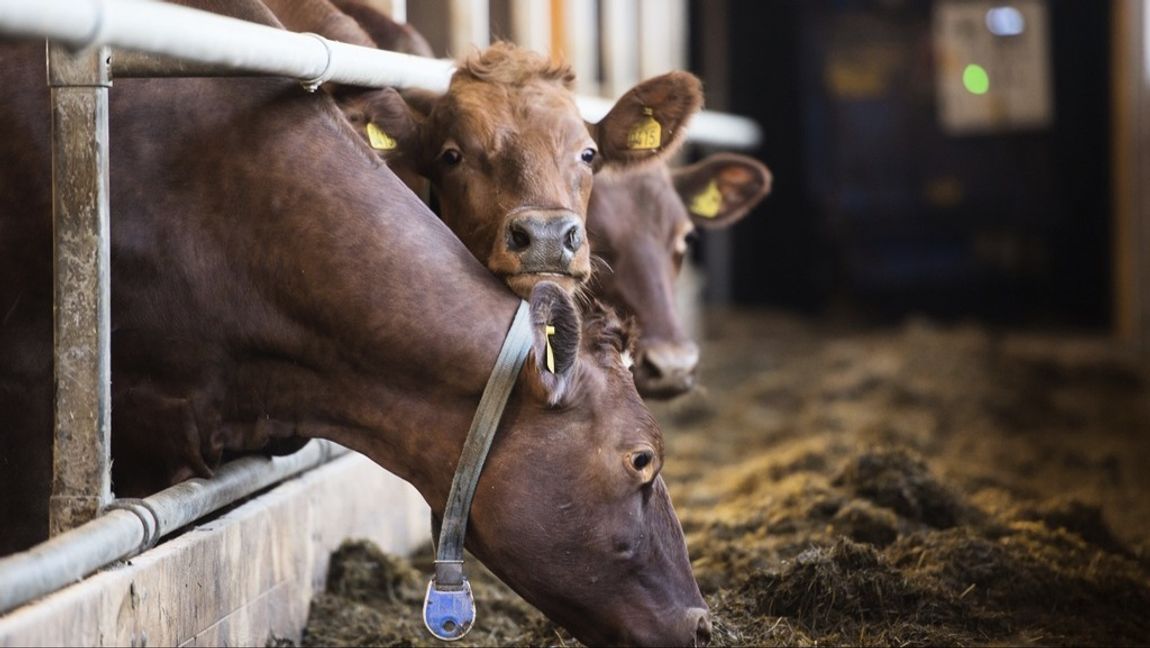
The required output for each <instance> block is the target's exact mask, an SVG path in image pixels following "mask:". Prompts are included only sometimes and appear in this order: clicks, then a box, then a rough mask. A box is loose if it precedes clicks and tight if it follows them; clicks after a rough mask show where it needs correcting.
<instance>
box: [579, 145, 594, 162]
mask: <svg viewBox="0 0 1150 648" xmlns="http://www.w3.org/2000/svg"><path fill="white" fill-rule="evenodd" d="M596 153H597V151H596V150H595V149H593V148H585V149H583V152H582V153H580V154H579V159H580V160H583V163H584V164H591V163H592V162H594V161H595V154H596Z"/></svg>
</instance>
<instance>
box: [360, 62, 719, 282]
mask: <svg viewBox="0 0 1150 648" xmlns="http://www.w3.org/2000/svg"><path fill="white" fill-rule="evenodd" d="M573 81H574V74H573V73H572V72H571V68H570V67H568V66H567V65H565V64H561V63H554V62H552V61H550V60H549V59H547V58H546V57H544V56H542V55H540V54H537V53H535V52H531V51H529V50H525V49H520V48H518V47H515V46H514V45H511V44H510V43H496V44H495V45H492V46H491V47H489V48H487V49H486V50H483V51H482V52H478V53H476V54H474V55H473V56H470V57H468V58H467V59H466V60H464V61H462V62H461V63H460V65H459V68H458V69H457V71H456V72H455V74H454V75H453V77H452V80H451V85H450V87H449V89H448V91H447V93H446V94H444V95H443V96H440V97H432V96H428V95H408V99H409V100H414V99H415V98H416V97H418V101H417V102H416V105H415V106H414V108H415V109H416V110H415V112H414V113H413V112H411V111H408V110H407V109H406V107H405V106H400V105H396V104H395V103H394V99H395V98H396V96H395V95H391V96H390V97H381V98H380V99H381V100H380V101H379V102H377V104H375V105H373V106H372V107H371V108H372V112H370V113H368V114H366V115H365V120H366V121H367V122H370V123H372V124H375V125H376V126H377V127H380V128H382V130H384V131H385V132H386V133H387V135H388V136H389V137H390V138H392V139H394V140H395V142H396V149H395V151H396V152H395V154H393V155H391V156H389V163H391V164H394V165H398V166H400V167H408V168H411V169H413V170H415V171H416V172H417V173H419V174H420V175H422V176H424V177H426V178H428V179H429V180H430V181H431V184H432V187H433V188H434V190H435V194H436V196H437V197H438V199H439V208H440V217H441V218H443V220H444V222H446V223H447V225H448V227H450V228H451V229H452V231H454V232H455V233H456V234H457V235H458V236H459V238H460V239H461V240H462V241H463V243H464V244H465V245H467V247H468V249H470V250H471V251H472V253H474V254H475V256H476V257H477V258H478V259H480V260H481V261H483V262H484V263H485V264H486V265H487V267H488V269H489V270H491V271H492V272H494V273H495V274H496V275H497V276H499V277H501V278H503V279H504V280H505V281H506V282H507V283H508V285H509V286H511V288H512V290H514V291H515V292H516V293H518V294H519V295H526V294H529V293H530V291H531V287H532V286H533V285H534V284H535V283H537V282H539V281H542V280H552V281H555V282H557V283H559V284H560V285H562V286H563V287H564V288H566V289H567V290H569V291H574V290H575V289H576V288H577V287H578V286H579V285H580V284H581V283H582V282H584V281H586V280H587V279H588V277H589V276H590V274H591V258H590V250H589V248H588V246H587V245H585V243H586V238H587V237H586V232H585V227H584V223H585V221H586V216H587V204H588V201H589V199H590V195H591V187H592V179H593V177H594V174H596V173H598V172H608V171H616V172H620V171H622V170H625V169H635V168H639V167H640V165H643V164H653V163H657V162H658V161H660V160H664V159H666V157H667V156H668V155H670V154H671V153H672V152H674V150H675V149H676V148H677V147H678V145H679V144H680V143H681V141H682V137H683V134H684V132H685V130H686V129H685V125H686V121H687V120H688V119H689V118H690V116H691V115H693V114H694V113H695V112H697V111H698V109H699V107H700V106H701V105H702V90H701V87H700V84H699V80H698V79H696V78H695V77H694V76H693V75H691V74H689V73H686V72H671V73H669V74H665V75H662V76H659V77H655V78H653V79H650V80H648V81H644V82H643V83H640V84H639V85H637V86H635V87H634V88H632V89H631V90H630V91H628V92H627V93H626V94H624V95H623V97H622V98H620V99H619V101H617V102H616V104H615V106H614V107H613V108H612V109H611V111H610V112H609V113H608V114H607V115H606V116H605V117H604V118H603V119H602V120H601V121H600V122H599V123H597V124H587V123H586V122H584V121H583V120H582V118H581V117H580V115H579V110H578V108H577V107H576V105H575V100H574V95H573V94H572V92H571V86H572V83H573ZM419 115H426V117H423V118H421V117H420V116H419Z"/></svg>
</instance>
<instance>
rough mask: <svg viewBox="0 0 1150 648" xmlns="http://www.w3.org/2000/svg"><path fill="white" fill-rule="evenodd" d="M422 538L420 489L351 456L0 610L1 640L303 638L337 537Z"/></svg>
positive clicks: (94, 642) (404, 547)
mask: <svg viewBox="0 0 1150 648" xmlns="http://www.w3.org/2000/svg"><path fill="white" fill-rule="evenodd" d="M429 537H430V533H429V529H428V510H427V506H426V504H425V503H424V502H423V499H422V498H421V497H420V496H419V494H418V493H417V492H416V491H415V490H414V489H413V488H412V487H411V486H410V485H408V484H407V483H406V482H404V481H402V480H400V479H399V478H398V477H395V476H394V475H391V474H390V473H388V472H386V471H384V470H382V469H381V468H379V467H378V466H376V465H375V464H374V463H372V462H371V461H370V460H368V459H366V458H365V457H363V456H362V455H359V454H355V453H351V454H349V455H347V456H344V457H341V458H339V459H337V460H335V461H333V462H331V463H329V464H327V465H325V466H323V467H321V468H318V469H316V470H313V471H311V472H308V473H306V474H304V475H303V476H302V477H300V478H297V479H293V480H289V481H287V482H285V483H283V484H281V485H280V486H278V487H276V488H274V489H272V490H271V491H269V492H267V493H265V494H264V495H261V496H259V497H257V498H255V499H252V500H250V501H248V502H247V503H245V504H243V505H241V506H239V507H237V508H236V509H234V510H232V511H231V512H229V513H227V514H225V515H223V516H221V517H219V518H216V519H214V520H212V521H210V522H207V523H205V524H201V525H197V526H194V527H193V528H192V529H190V530H189V531H187V532H186V533H184V534H183V535H181V536H178V537H176V538H175V539H172V540H169V541H167V542H164V543H163V544H161V545H160V546H158V547H156V548H155V549H152V550H151V551H148V552H146V553H144V554H141V555H140V556H137V557H136V558H133V559H132V560H130V561H128V562H127V563H126V564H124V565H121V566H118V567H113V568H110V569H108V570H105V571H103V572H100V573H99V574H97V575H95V576H92V577H90V578H88V579H85V580H84V581H82V582H80V583H78V584H76V585H73V586H71V587H68V588H65V589H63V590H61V591H59V592H56V593H55V594H52V595H50V596H47V597H45V598H43V599H41V600H40V601H38V602H36V603H33V604H30V605H27V606H24V607H22V608H19V609H17V610H15V611H13V612H11V613H10V614H8V615H6V616H2V617H0V646H70V645H77V646H128V645H133V646H136V645H168V646H198V645H205V646H223V645H261V646H262V645H264V644H265V643H266V642H267V641H268V639H269V638H271V637H275V638H288V639H293V640H296V641H298V640H299V638H300V632H301V630H302V628H303V627H304V625H305V623H306V621H307V614H308V607H309V605H310V603H311V599H312V597H313V596H314V595H315V593H317V592H319V591H321V590H322V589H323V586H324V579H325V578H326V576H327V567H328V560H329V556H330V554H331V552H332V551H333V550H334V549H335V548H336V547H338V546H339V544H340V543H341V542H342V541H343V540H345V539H347V538H368V539H371V540H373V541H374V542H376V543H377V544H379V545H380V547H381V548H383V549H384V550H385V551H389V552H393V553H400V554H405V553H410V552H411V551H412V550H413V549H414V548H415V547H416V546H418V545H419V544H420V543H422V542H425V541H426V540H427V539H428V538H429ZM411 613H412V614H418V613H419V611H418V610H414V609H413V610H412V611H411Z"/></svg>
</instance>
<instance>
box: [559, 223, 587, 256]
mask: <svg viewBox="0 0 1150 648" xmlns="http://www.w3.org/2000/svg"><path fill="white" fill-rule="evenodd" d="M581 232H582V228H580V227H579V224H578V223H576V224H574V225H571V226H570V227H568V228H567V232H566V233H565V234H564V235H563V247H565V248H567V249H568V250H570V251H571V252H576V251H578V250H579V247H580V246H582V245H583V236H582V234H581Z"/></svg>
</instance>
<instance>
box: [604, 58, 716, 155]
mask: <svg viewBox="0 0 1150 648" xmlns="http://www.w3.org/2000/svg"><path fill="white" fill-rule="evenodd" d="M702 107H703V86H702V83H700V82H699V79H698V78H697V77H696V76H695V75H693V74H691V73H689V72H669V73H667V74H664V75H662V76H657V77H655V78H653V79H648V80H646V81H644V82H642V83H640V84H639V85H637V86H635V87H634V88H631V89H630V90H628V91H627V93H626V94H624V95H623V96H622V97H621V98H620V99H619V101H617V102H615V105H614V107H612V108H611V111H610V112H608V113H607V116H606V117H604V118H603V119H602V120H601V121H600V122H599V123H598V124H596V125H595V126H594V127H592V133H593V135H594V137H595V142H596V144H598V146H599V155H600V158H601V159H602V164H603V167H604V168H625V167H628V166H633V165H636V164H642V163H644V162H650V161H653V160H666V159H667V158H668V157H669V156H670V155H672V154H673V153H674V152H675V151H676V150H678V148H679V146H680V145H681V144H682V143H683V136H684V135H686V132H687V122H688V121H689V120H690V119H691V116H692V115H694V114H695V113H696V112H698V111H699V109H700V108H702Z"/></svg>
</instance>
